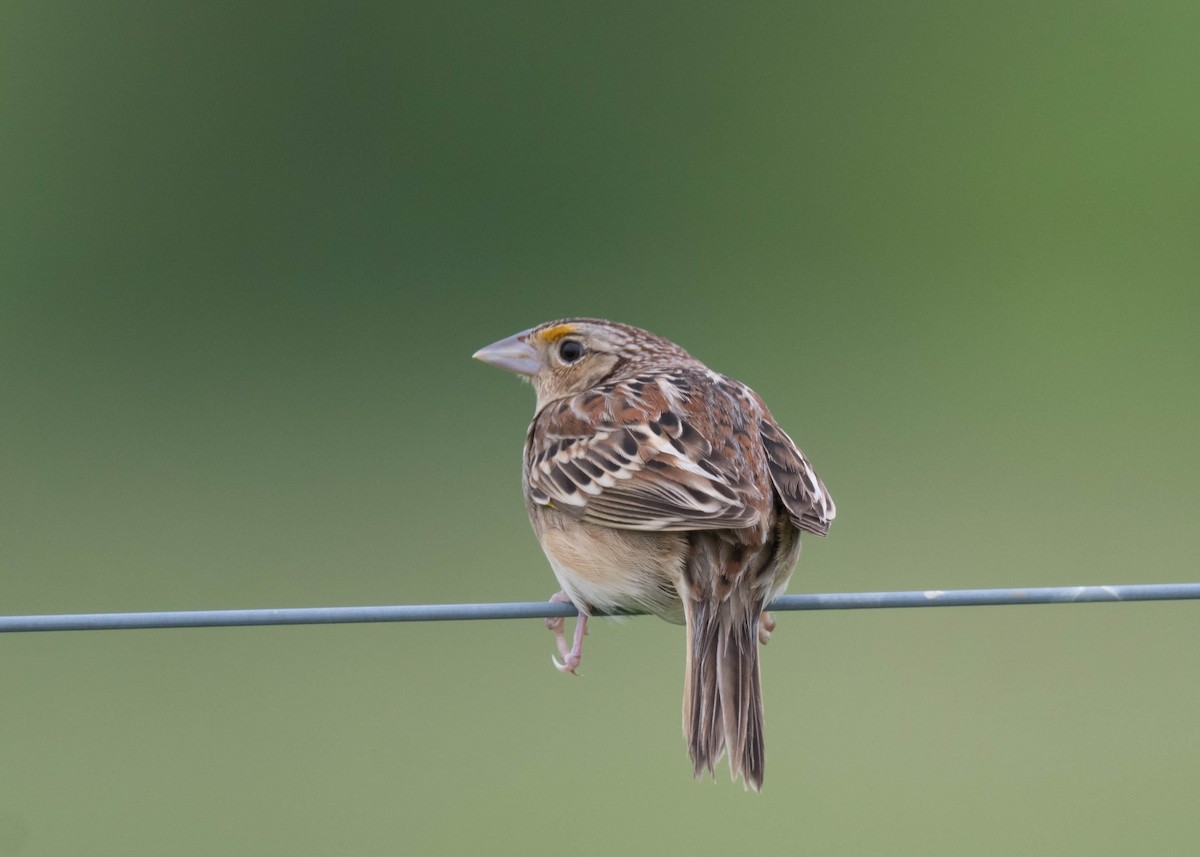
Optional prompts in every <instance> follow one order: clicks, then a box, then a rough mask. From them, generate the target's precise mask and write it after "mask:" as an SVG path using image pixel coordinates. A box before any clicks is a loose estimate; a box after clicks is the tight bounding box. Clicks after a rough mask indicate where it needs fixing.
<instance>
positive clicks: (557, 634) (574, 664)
mask: <svg viewBox="0 0 1200 857" xmlns="http://www.w3.org/2000/svg"><path fill="white" fill-rule="evenodd" d="M550 602H551V603H552V604H572V603H574V602H572V601H571V599H570V598H569V597H568V596H567V594H566V593H565V592H555V593H554V594H553V595H551V596H550ZM587 620H588V617H587V614H586V613H583V612H580V614H579V618H578V619H576V620H575V639H574V645H573V646H572V647H571V648H569V649H568V648H567V640H566V636H565V635H564V633H563V632H564V630H565V628H566V624H567V622H566V619H564V618H563V617H562V616H552V617H550V618H549V619H547V620H546V627H547V628H549V629H550V630H551V631H553V632H554V641H555V642H556V643H557V644H558V653H559V654H560V655H562V660H561V661H560V660H559V659H558V658H555V657H551V658H550V660H552V661H553V662H554V666H555V668H556V669H558V671H559V672H563V673H571V674H572V675H579V673H577V672H575V670H576V669H578V668H579V662H580V661H581V660H582V659H583V637H584V635H585V634H587Z"/></svg>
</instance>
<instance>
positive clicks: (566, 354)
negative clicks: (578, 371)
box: [558, 339, 583, 363]
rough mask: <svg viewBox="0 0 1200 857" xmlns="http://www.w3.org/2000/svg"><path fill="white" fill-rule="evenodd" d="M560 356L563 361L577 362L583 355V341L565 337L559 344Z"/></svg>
mask: <svg viewBox="0 0 1200 857" xmlns="http://www.w3.org/2000/svg"><path fill="white" fill-rule="evenodd" d="M558 356H559V357H561V358H562V361H563V363H576V362H578V360H579V358H580V357H582V356H583V343H582V342H580V341H579V340H577V339H564V340H563V341H562V342H560V343H559V345H558Z"/></svg>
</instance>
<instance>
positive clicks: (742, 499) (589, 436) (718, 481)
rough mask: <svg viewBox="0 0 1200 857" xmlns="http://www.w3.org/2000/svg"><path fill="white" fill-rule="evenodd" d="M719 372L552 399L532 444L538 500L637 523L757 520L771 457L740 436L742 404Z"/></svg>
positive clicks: (719, 524)
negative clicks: (740, 440) (736, 428)
mask: <svg viewBox="0 0 1200 857" xmlns="http://www.w3.org/2000/svg"><path fill="white" fill-rule="evenodd" d="M719 377H720V376H713V378H719ZM713 378H710V377H709V376H708V373H706V372H695V371H691V372H675V373H669V374H664V375H647V376H639V377H638V378H634V379H629V380H626V381H622V382H620V383H616V384H611V385H606V386H603V387H600V388H597V389H596V390H593V391H590V392H588V393H584V394H581V395H579V396H575V397H572V398H569V399H564V400H560V401H558V402H553V403H551V404H549V405H547V406H546V407H545V408H544V409H543V410H542V411H541V412H540V413H539V414H538V415H537V417H535V419H534V424H533V425H532V426H531V427H530V432H529V438H528V441H527V443H526V453H525V480H526V485H527V486H528V489H529V496H530V498H531V499H532V501H533V502H534V503H537V504H539V505H544V506H551V507H553V508H555V509H558V510H559V511H561V512H564V513H566V514H570V515H574V516H576V517H578V518H580V519H582V520H584V521H588V522H591V523H596V524H602V525H604V526H609V527H617V528H620V529H629V530H674V531H681V530H700V529H726V528H730V529H738V528H743V527H752V526H756V525H758V524H759V523H760V522H761V521H762V519H763V515H764V513H765V511H766V510H767V508H768V505H769V503H768V500H767V498H765V497H764V496H763V494H762V492H761V491H760V490H759V489H758V487H757V485H758V484H763V483H765V469H766V460H765V458H764V457H763V455H762V453H761V450H760V448H759V445H758V444H757V443H755V444H746V443H741V444H739V443H737V442H736V438H733V439H732V440H731V438H730V435H731V433H732V431H733V430H732V429H731V423H730V418H729V417H728V414H729V413H735V414H739V413H740V410H739V409H737V407H736V406H737V405H738V404H740V403H739V402H737V401H734V399H733V397H731V396H730V395H729V393H728V392H727V391H725V390H723V389H722V388H721V385H719V384H715V383H714V381H713ZM721 380H724V379H721ZM741 419H742V417H740V416H738V417H736V418H734V422H737V421H738V420H741ZM742 434H743V435H745V434H747V432H745V431H743V432H742ZM714 444H716V446H715V447H714ZM756 450H757V460H755V451H756ZM760 474H761V475H762V477H763V478H762V479H756V478H755V477H756V476H757V475H760Z"/></svg>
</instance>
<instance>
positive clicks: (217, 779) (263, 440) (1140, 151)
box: [0, 0, 1200, 855]
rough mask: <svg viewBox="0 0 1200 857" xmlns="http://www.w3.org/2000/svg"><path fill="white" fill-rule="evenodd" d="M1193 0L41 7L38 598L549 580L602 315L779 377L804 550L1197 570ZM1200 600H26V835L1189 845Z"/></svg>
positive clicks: (832, 579) (63, 839)
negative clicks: (793, 453) (737, 644)
mask: <svg viewBox="0 0 1200 857" xmlns="http://www.w3.org/2000/svg"><path fill="white" fill-rule="evenodd" d="M1198 37H1200V6H1198V5H1197V4H1196V3H1194V2H1174V3H1167V2H1161V3H1159V2H1150V3H1138V4H1132V3H1130V4H1120V3H1094V2H1076V3H1068V2H1049V3H1047V2H1037V3H1034V2H1014V3H1005V4H963V3H952V2H940V3H939V2H902V3H892V2H874V3H869V4H843V3H821V4H798V3H774V4H772V3H754V4H747V5H740V4H724V3H717V4H698V3H659V4H641V3H637V4H635V3H606V4H569V3H558V2H511V3H495V4H493V3H465V4H464V3H456V2H441V3H404V2H376V3H351V4H345V3H332V2H317V1H316V0H313V2H298V3H291V4H273V5H267V4H245V3H232V2H224V0H220V2H210V3H179V2H161V3H135V2H124V1H123V0H114V1H113V2H105V3H86V2H12V0H9V2H2V3H0V569H2V576H0V613H4V614H16V613H42V612H89V611H125V610H157V609H188V608H192V609H199V608H220V607H274V606H306V605H349V604H381V603H416V602H458V601H494V600H534V599H540V598H543V597H545V596H547V595H549V594H550V592H551V591H553V590H554V589H555V588H556V587H555V585H554V582H553V578H552V576H551V573H550V571H549V569H548V567H547V565H546V563H545V561H544V559H543V557H542V555H541V553H540V551H539V549H538V547H537V545H536V543H535V541H534V539H533V537H532V535H531V534H530V532H529V529H528V524H527V522H526V520H525V512H524V509H523V506H522V503H521V499H520V489H519V459H520V450H521V442H522V438H523V432H524V430H525V426H526V423H527V421H528V418H529V417H530V415H531V413H532V406H533V397H532V394H531V392H530V391H529V389H528V388H526V387H523V386H521V385H519V384H518V383H517V382H516V381H515V380H513V379H512V378H511V377H508V376H505V375H503V374H502V373H499V372H497V371H495V370H493V369H489V368H488V367H485V366H482V365H479V364H476V363H473V362H472V361H471V360H470V354H471V353H472V351H474V350H475V349H476V348H478V347H480V346H482V345H484V344H486V343H488V342H491V341H493V340H495V339H498V338H500V337H501V336H505V335H507V334H509V333H512V332H514V331H516V330H519V329H521V328H523V327H527V326H529V325H532V324H535V323H537V322H540V321H544V320H548V319H551V318H555V317H560V316H563V315H573V314H587V315H600V316H606V317H611V318H615V319H618V320H622V321H627V322H631V323H634V324H638V325H641V326H644V327H647V328H650V329H652V330H654V331H656V332H659V333H662V334H664V335H666V336H668V337H670V338H672V339H674V340H676V341H678V342H680V343H681V344H683V345H684V346H685V347H687V348H688V349H690V350H691V351H692V352H693V353H695V354H696V355H697V356H699V357H700V358H701V359H703V360H705V361H706V362H708V363H709V364H710V365H712V366H714V367H716V368H718V369H720V370H721V371H724V372H727V373H729V374H731V375H734V376H736V377H738V378H741V379H743V380H745V381H746V382H748V383H749V384H751V385H752V386H753V387H755V389H756V390H758V391H759V392H760V393H761V394H762V395H763V396H764V397H765V398H766V400H767V401H768V402H769V403H770V404H771V406H772V408H773V410H774V412H775V414H776V416H777V417H778V418H779V420H780V421H781V423H782V424H783V425H784V426H785V427H786V428H787V429H788V430H789V431H790V432H791V433H792V434H793V435H794V436H795V437H796V438H797V439H798V441H799V443H800V444H801V446H803V447H804V449H805V450H806V451H807V452H808V453H809V455H810V456H811V458H812V460H813V461H814V463H815V464H816V466H817V468H818V471H819V472H820V473H821V475H822V476H823V477H824V479H825V481H826V482H827V483H828V485H829V486H830V488H831V489H832V492H833V494H834V496H835V497H836V499H837V502H838V509H839V512H840V515H839V518H838V520H837V523H836V525H835V526H834V527H833V530H832V533H831V535H830V537H829V539H828V540H826V541H819V540H812V541H810V542H809V544H808V547H807V549H806V551H805V557H804V560H803V561H802V563H801V569H800V571H799V572H798V573H797V575H796V577H795V578H794V582H793V587H792V589H793V591H817V592H820V591H839V590H879V589H924V588H943V589H949V588H959V587H975V586H1023V585H1031V586H1033V585H1056V584H1083V583H1135V582H1168V581H1179V580H1188V579H1192V580H1194V579H1197V578H1200V568H1198V562H1197V560H1198V558H1200V550H1198V548H1197V545H1196V533H1197V520H1198V517H1200V497H1198V493H1197V484H1200V454H1198V452H1197V438H1198V437H1200V404H1198V401H1197V387H1198V380H1197V375H1198V372H1200V344H1198V341H1197V330H1196V329H1197V323H1198V322H1200V238H1198V236H1200V213H1198V202H1200V160H1198V158H1197V153H1198V152H1200V111H1198V110H1197V107H1196V105H1197V87H1198V85H1200V83H1198V82H1200V51H1198V50H1197V47H1196V45H1197V43H1198ZM1197 610H1198V607H1197V605H1196V604H1189V603H1178V604H1130V605H1122V606H1109V605H1095V606H1078V607H1031V608H987V609H952V610H913V611H893V612H883V611H863V612H850V613H825V614H812V613H808V614H787V615H784V616H782V617H781V618H780V628H779V630H778V631H777V633H776V635H775V639H774V640H773V641H772V642H771V645H770V646H769V648H768V649H767V650H766V651H765V654H764V666H763V670H764V681H765V686H766V696H767V699H766V703H767V740H768V750H769V752H768V755H769V760H770V761H769V766H768V775H767V785H766V790H765V791H764V793H763V794H762V795H760V796H755V795H751V794H744V793H743V792H742V790H741V789H740V787H736V786H732V785H730V784H729V783H728V781H727V779H726V777H725V775H724V773H722V775H721V777H720V778H719V782H718V783H717V784H715V785H714V784H712V783H706V782H702V783H696V782H693V781H692V778H691V776H690V770H689V767H688V763H687V761H686V756H685V749H684V745H683V741H682V739H681V737H680V734H679V705H680V696H681V674H682V663H683V638H682V635H681V632H680V630H679V629H678V628H676V627H673V626H669V625H666V624H664V623H661V622H658V621H656V620H651V619H635V620H629V621H627V622H624V623H619V624H618V623H612V622H608V623H600V624H598V625H597V626H596V627H595V629H594V631H593V633H592V635H591V637H590V638H589V640H590V642H589V651H588V653H587V658H586V659H585V664H584V669H583V670H582V673H583V677H582V678H578V679H576V678H570V677H563V676H560V675H559V674H557V673H556V672H555V671H554V670H553V669H552V668H551V666H550V654H551V652H552V651H553V648H552V640H551V637H550V636H549V634H547V633H546V631H545V630H544V629H543V628H542V627H541V624H542V623H541V622H540V621H524V622H516V621H514V622H489V623H446V624H413V625H379V626H343V627H314V628H275V629H270V628H266V629H235V630H223V629H210V630H187V631H179V630H176V631H137V632H105V633H86V634H85V633H64V634H42V635H33V634H31V635H11V636H7V637H4V638H0V699H2V702H0V711H2V714H3V720H2V727H0V855H8V854H21V855H73V854H87V855H95V854H121V855H161V854H179V855H192V854H195V855H200V854H236V855H242V854H246V855H251V854H253V855H260V854H289V855H295V854H301V855H304V854H390V853H425V854H453V853H483V854H521V855H537V854H563V853H571V854H611V853H614V852H617V851H620V852H622V853H655V854H670V853H736V852H738V851H741V850H744V849H750V850H751V851H753V852H756V853H768V854H770V853H782V852H784V851H787V852H790V853H806V854H922V855H929V854H936V855H960V854H972V855H977V854H995V855H1011V854H1016V853H1021V854H1056V855H1101V854H1105V855H1106V854H1113V855H1118V854H1119V855H1126V854H1129V853H1146V854H1155V855H1162V854H1193V853H1195V851H1194V849H1195V847H1196V846H1195V843H1196V841H1197V837H1198V836H1200V813H1197V811H1196V808H1197V806H1198V805H1200V785H1198V781H1200V729H1197V722H1198V716H1200V674H1198V670H1197V668H1196V663H1197V661H1196V654H1197V645H1198V644H1200V632H1198V631H1197V618H1198V617H1200V614H1198V613H1197Z"/></svg>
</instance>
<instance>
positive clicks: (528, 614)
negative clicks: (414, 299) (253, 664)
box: [0, 583, 1200, 633]
mask: <svg viewBox="0 0 1200 857" xmlns="http://www.w3.org/2000/svg"><path fill="white" fill-rule="evenodd" d="M1195 599H1200V583H1140V584H1126V585H1116V586H1043V587H1036V588H1030V589H948V590H940V589H935V590H924V591H912V592H832V593H824V594H810V595H784V596H782V597H780V598H777V599H776V600H775V601H774V602H772V603H771V604H770V605H768V608H767V609H769V610H778V611H786V610H871V609H880V608H892V607H999V606H1013V605H1017V604H1089V603H1095V602H1130V601H1182V600H1195ZM574 615H576V610H575V608H574V607H573V606H571V605H570V604H557V603H552V602H549V601H517V602H506V603H496V604H398V605H391V606H387V605H380V606H363V607H285V608H268V609H256V610H176V611H166V612H153V613H67V614H52V615H40V616H0V633H15V632H20V631H122V630H131V629H134V628H230V627H244V626H251V625H338V624H353V623H362V622H446V621H457V620H470V619H541V618H549V617H552V616H574ZM597 615H602V614H597ZM622 615H638V614H637V613H632V612H631V613H627V614H622Z"/></svg>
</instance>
